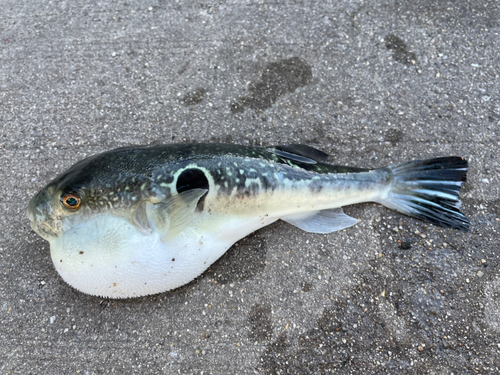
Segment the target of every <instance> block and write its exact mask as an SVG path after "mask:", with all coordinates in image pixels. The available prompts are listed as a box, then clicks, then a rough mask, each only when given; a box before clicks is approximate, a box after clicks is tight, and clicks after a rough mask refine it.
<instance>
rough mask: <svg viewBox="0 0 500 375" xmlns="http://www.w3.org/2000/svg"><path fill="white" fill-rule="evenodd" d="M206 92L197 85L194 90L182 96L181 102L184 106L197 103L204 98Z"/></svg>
mask: <svg viewBox="0 0 500 375" xmlns="http://www.w3.org/2000/svg"><path fill="white" fill-rule="evenodd" d="M206 93H207V90H205V89H204V88H202V87H198V88H196V89H195V90H193V91H191V92H188V93H187V94H186V95H184V97H183V98H182V102H183V103H184V104H185V105H186V106H189V105H195V104H199V103H201V102H202V101H203V99H204V98H205V95H206Z"/></svg>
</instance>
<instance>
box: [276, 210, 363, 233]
mask: <svg viewBox="0 0 500 375" xmlns="http://www.w3.org/2000/svg"><path fill="white" fill-rule="evenodd" d="M281 220H283V221H286V222H287V223H289V224H292V225H294V226H296V227H297V228H300V229H302V230H304V231H306V232H311V233H331V232H335V231H338V230H342V229H345V228H348V227H350V226H353V225H354V224H357V223H359V220H358V219H355V218H353V217H350V216H347V215H346V214H345V213H344V211H343V210H342V208H333V209H331V210H321V211H314V212H307V213H303V214H296V215H289V216H285V217H282V218H281Z"/></svg>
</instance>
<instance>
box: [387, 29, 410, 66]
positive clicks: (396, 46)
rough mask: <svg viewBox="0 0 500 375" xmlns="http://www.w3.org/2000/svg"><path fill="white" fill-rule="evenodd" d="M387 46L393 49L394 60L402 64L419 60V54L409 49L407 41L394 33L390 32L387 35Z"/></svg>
mask: <svg viewBox="0 0 500 375" xmlns="http://www.w3.org/2000/svg"><path fill="white" fill-rule="evenodd" d="M384 40H385V47H386V48H387V49H388V50H391V51H392V57H393V58H394V60H396V61H397V62H399V63H401V64H405V65H412V64H415V62H416V61H417V55H415V53H414V52H410V51H408V47H407V46H406V43H405V42H404V41H403V40H402V39H401V38H399V37H398V36H396V35H394V34H389V35H387V36H386V37H385V39H384Z"/></svg>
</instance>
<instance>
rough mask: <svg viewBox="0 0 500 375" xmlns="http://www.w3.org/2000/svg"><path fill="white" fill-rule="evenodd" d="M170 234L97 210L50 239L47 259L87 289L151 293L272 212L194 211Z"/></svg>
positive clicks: (201, 267) (193, 272)
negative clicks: (225, 213)
mask: <svg viewBox="0 0 500 375" xmlns="http://www.w3.org/2000/svg"><path fill="white" fill-rule="evenodd" d="M196 216H197V217H196V218H195V219H194V220H193V222H192V223H191V224H190V225H189V226H188V227H187V228H186V229H185V230H184V231H183V232H182V233H180V234H179V235H177V236H176V237H174V238H172V239H170V240H168V241H166V242H162V241H161V240H160V235H159V234H158V233H157V232H153V233H152V234H149V235H147V234H144V233H142V232H140V231H139V230H137V228H136V227H134V225H132V224H131V223H130V222H129V221H128V220H126V219H124V218H120V217H116V216H114V215H109V214H108V215H100V216H98V217H95V218H93V219H91V220H89V221H87V222H84V223H80V224H77V225H75V226H74V227H73V228H71V229H68V230H66V231H65V232H64V234H63V235H62V236H60V237H59V238H57V239H55V240H53V241H51V243H50V252H51V257H52V261H53V262H54V265H55V267H56V269H57V271H58V272H59V273H60V275H61V276H62V278H63V279H64V280H65V281H66V282H67V283H68V284H69V285H71V286H72V287H74V288H76V289H78V290H80V291H82V292H84V293H88V294H92V295H97V296H102V297H108V298H129V297H137V296H144V295H148V294H156V293H160V292H164V291H167V290H170V289H174V288H177V287H179V286H181V285H184V284H186V283H188V282H189V281H191V280H193V279H194V278H196V277H197V276H199V275H200V274H201V273H202V272H203V271H205V270H206V269H207V268H208V267H209V266H210V265H211V264H212V263H213V262H215V261H216V260H217V259H218V258H219V257H220V256H221V255H222V254H224V253H225V252H226V251H227V249H229V247H231V245H232V244H233V243H234V242H236V241H238V240H239V239H241V238H243V237H245V236H246V235H248V234H249V233H251V232H253V231H255V230H257V229H259V228H261V227H263V226H265V225H268V224H270V223H271V222H273V221H275V220H276V218H274V219H271V218H267V219H262V218H238V217H234V218H233V219H230V220H228V217H227V216H226V217H225V218H224V221H223V227H222V226H221V225H220V224H222V220H220V219H219V218H217V217H216V216H213V215H212V216H211V217H210V218H209V220H207V219H208V218H207V217H206V214H198V215H196Z"/></svg>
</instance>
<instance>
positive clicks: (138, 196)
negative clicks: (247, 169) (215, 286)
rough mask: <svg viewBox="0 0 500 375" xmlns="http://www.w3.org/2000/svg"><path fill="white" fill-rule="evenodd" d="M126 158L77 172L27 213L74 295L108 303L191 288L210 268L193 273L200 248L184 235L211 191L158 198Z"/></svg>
mask: <svg viewBox="0 0 500 375" xmlns="http://www.w3.org/2000/svg"><path fill="white" fill-rule="evenodd" d="M122 154H123V151H119V152H114V153H113V152H108V153H105V154H101V155H100V156H97V157H92V158H90V159H85V160H83V161H81V162H79V163H77V164H75V165H74V166H73V167H71V168H70V169H68V170H67V171H66V172H64V173H63V174H61V175H60V176H58V177H56V178H55V179H54V180H53V181H51V182H50V183H49V184H48V185H47V186H45V187H44V188H43V189H42V190H41V191H40V192H38V193H37V194H36V195H35V196H34V197H33V198H32V199H31V201H30V203H29V205H28V209H27V216H28V218H29V220H30V222H31V227H32V228H33V230H34V231H35V232H36V233H38V234H39V235H40V236H41V237H43V238H44V239H46V240H47V241H49V243H50V254H51V258H52V261H53V264H54V266H55V268H56V270H57V271H58V273H59V274H60V275H61V277H62V278H63V279H64V280H65V281H66V282H67V283H68V284H69V285H71V286H72V287H74V288H75V289H77V290H80V291H82V292H84V293H87V294H92V295H98V296H104V297H109V298H129V297H137V296H143V295H147V294H154V293H159V292H162V291H165V290H169V289H172V288H175V287H177V286H180V285H182V284H184V283H186V282H187V281H189V280H190V278H188V276H189V273H188V272H187V271H188V270H189V272H191V273H194V276H197V275H199V274H200V273H201V272H202V269H201V268H200V267H203V268H206V267H208V265H206V264H209V263H206V262H207V259H203V260H202V261H200V263H201V265H199V266H195V265H193V260H192V259H193V254H191V253H190V252H189V251H188V250H187V249H190V245H192V244H193V243H194V244H196V243H199V242H200V241H198V236H199V234H198V233H196V232H195V231H193V230H188V231H184V229H185V228H186V227H187V226H188V224H189V223H190V222H192V218H193V216H194V215H195V212H196V207H197V202H198V200H199V199H200V197H201V196H203V195H204V194H205V193H206V192H207V190H203V189H192V190H188V191H185V192H181V193H177V192H176V194H174V195H171V194H170V193H167V190H162V191H159V190H158V189H157V188H155V187H154V186H151V184H150V181H151V179H150V178H149V175H148V173H147V169H146V172H145V173H143V174H142V175H141V174H140V173H138V172H137V171H134V170H133V168H134V167H135V165H138V163H136V162H135V161H134V160H132V162H130V158H129V159H127V158H124V157H123V155H122ZM168 191H170V190H168ZM183 231H184V232H183ZM181 232H183V233H181ZM202 242H203V241H202ZM204 243H205V244H206V243H207V241H205V242H204ZM200 246H201V245H200ZM205 246H206V245H205ZM195 250H196V251H198V252H199V249H193V250H192V251H195ZM190 251H191V250H190ZM195 254H198V253H195ZM200 259H201V258H200ZM194 276H191V279H192V278H193V277H194Z"/></svg>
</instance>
